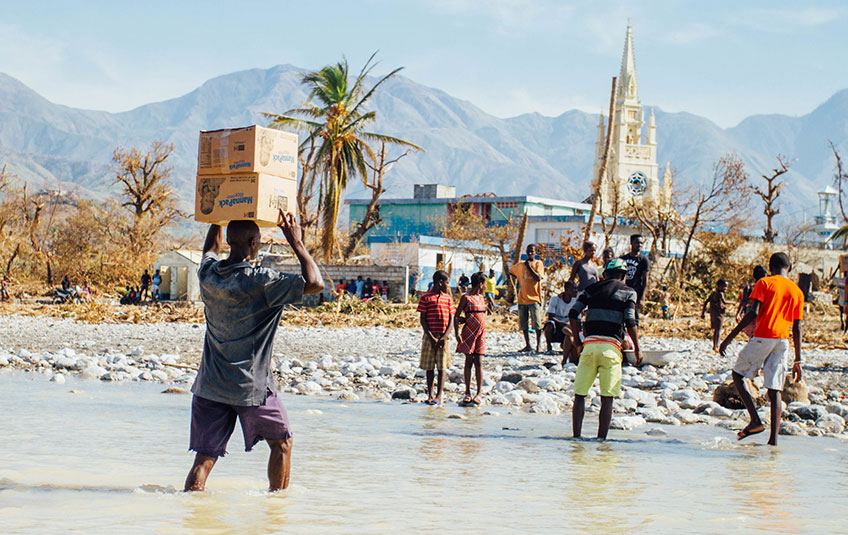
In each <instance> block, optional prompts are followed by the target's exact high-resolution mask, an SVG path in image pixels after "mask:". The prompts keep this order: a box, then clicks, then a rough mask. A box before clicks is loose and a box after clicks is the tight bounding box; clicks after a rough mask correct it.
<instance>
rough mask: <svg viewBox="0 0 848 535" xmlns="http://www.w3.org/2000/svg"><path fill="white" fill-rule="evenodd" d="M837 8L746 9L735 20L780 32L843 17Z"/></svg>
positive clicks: (818, 24)
mask: <svg viewBox="0 0 848 535" xmlns="http://www.w3.org/2000/svg"><path fill="white" fill-rule="evenodd" d="M844 15H845V11H844V10H843V9H837V8H814V7H813V8H800V9H746V10H743V11H742V12H740V13H739V15H737V16H735V17H733V22H735V23H736V24H739V25H741V26H749V27H751V28H756V29H758V30H763V31H772V32H780V31H784V30H786V29H787V28H798V27H815V26H821V25H824V24H829V23H831V22H834V21H837V20H839V19H841V18H843V17H844Z"/></svg>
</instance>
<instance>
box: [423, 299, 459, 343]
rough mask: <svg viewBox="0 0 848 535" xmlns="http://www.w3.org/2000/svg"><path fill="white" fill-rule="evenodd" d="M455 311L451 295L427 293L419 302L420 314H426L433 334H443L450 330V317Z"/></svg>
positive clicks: (428, 325)
mask: <svg viewBox="0 0 848 535" xmlns="http://www.w3.org/2000/svg"><path fill="white" fill-rule="evenodd" d="M455 311H456V309H455V308H454V306H453V299H451V296H450V295H449V294H443V293H437V292H427V293H425V294H424V295H422V296H421V300H419V301H418V312H420V313H422V314H424V318H425V319H426V320H427V327H429V329H430V332H432V333H433V334H442V333H444V332H445V331H446V330H447V329H448V323H450V317H451V316H452V315H453V313H454V312H455Z"/></svg>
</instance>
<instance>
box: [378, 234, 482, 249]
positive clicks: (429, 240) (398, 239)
mask: <svg viewBox="0 0 848 535" xmlns="http://www.w3.org/2000/svg"><path fill="white" fill-rule="evenodd" d="M372 243H418V244H420V245H431V246H435V247H446V248H449V249H475V250H480V251H489V250H492V251H494V250H495V249H494V248H493V247H489V246H487V245H484V244H482V243H479V242H476V241H459V240H451V239H448V238H443V237H441V236H410V235H405V236H369V237H368V244H369V245H370V244H372Z"/></svg>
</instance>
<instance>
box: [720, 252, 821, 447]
mask: <svg viewBox="0 0 848 535" xmlns="http://www.w3.org/2000/svg"><path fill="white" fill-rule="evenodd" d="M790 269H791V265H790V262H789V257H788V256H787V255H786V253H775V254H773V255H771V258H770V259H769V271H770V272H771V276H770V277H763V278H762V279H760V280H759V281H757V283H756V284H755V285H754V289H753V290H751V295H750V297H749V298H748V299H749V303H750V304H749V308H748V312H746V313H745V315H744V316H743V317H742V320H741V321H740V322H739V324H738V325H736V327H735V328H734V329H733V330H732V331H731V332H730V334H728V335H727V338H725V339H724V341H723V342H722V343H721V347H720V348H719V351H720V353H721V355H722V356H725V354H726V353H727V346H729V345H730V342H732V341H733V339H734V338H736V336H737V335H738V334H739V333H740V332H742V330H743V329H744V328H745V327H746V326H747V325H748V324H750V323H751V322H756V327H755V328H754V337H753V338H751V339H750V340H749V341H748V343H747V344H745V347H743V348H742V350H741V351H740V352H739V356H738V357H736V364H734V365H733V383H734V384H735V385H736V390H737V391H738V392H739V397H740V398H742V402H743V403H744V404H745V408H746V409H747V410H748V414H749V415H750V417H751V422H750V423H749V424H748V425H747V426H746V427H745V428H744V429H742V430H741V431H739V433H737V434H736V438H737V439H738V440H742V439H743V438H747V437H749V436H751V435H755V434H757V433H762V432H763V431H765V426H763V422H762V420H760V415H759V414H757V408H756V407H755V405H754V399H753V398H752V397H751V394H750V392H748V389H747V388H746V387H745V382H744V381H743V378H744V377H747V378H748V379H753V378H754V377H756V376H757V374H758V373H759V372H760V370H762V372H763V386H765V388H766V389H767V390H768V399H769V403H770V404H771V435H770V437H769V441H768V443H769V444H770V445H772V446H777V435H778V433H779V432H780V413H781V410H782V409H781V400H780V392H781V391H782V390H783V384H784V382H785V380H786V352H787V350H788V349H789V334H790V330H791V333H792V342H793V345H794V347H795V362H794V363H793V365H792V380H793V381H794V382H798V381H800V380H801V362H802V361H801V320H802V319H803V317H804V294H803V293H802V292H801V289H800V288H798V285H797V284H795V283H794V282H792V281H791V280H790V279H789V278H788V277H787V275H789V271H790Z"/></svg>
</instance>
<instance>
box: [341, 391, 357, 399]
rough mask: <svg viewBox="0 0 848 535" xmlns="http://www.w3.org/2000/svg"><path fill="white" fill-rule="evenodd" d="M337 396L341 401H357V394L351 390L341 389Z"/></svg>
mask: <svg viewBox="0 0 848 535" xmlns="http://www.w3.org/2000/svg"><path fill="white" fill-rule="evenodd" d="M337 397H338V399H339V400H341V401H359V396H358V395H357V394H356V393H354V392H353V391H352V390H343V391H341V392H340V393H339V395H338V396H337Z"/></svg>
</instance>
